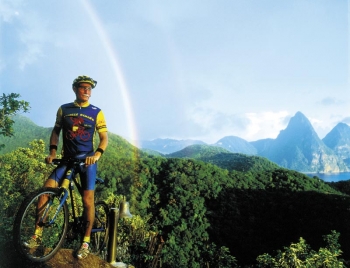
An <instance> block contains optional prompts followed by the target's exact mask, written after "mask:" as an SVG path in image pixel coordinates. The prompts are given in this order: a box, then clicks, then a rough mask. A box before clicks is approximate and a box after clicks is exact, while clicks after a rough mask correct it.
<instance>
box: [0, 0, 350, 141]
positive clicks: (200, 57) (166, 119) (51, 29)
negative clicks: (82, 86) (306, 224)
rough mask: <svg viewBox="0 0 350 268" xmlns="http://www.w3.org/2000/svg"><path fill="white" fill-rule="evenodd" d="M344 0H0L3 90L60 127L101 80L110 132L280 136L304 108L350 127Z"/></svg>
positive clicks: (98, 95) (97, 99) (323, 127)
mask: <svg viewBox="0 0 350 268" xmlns="http://www.w3.org/2000/svg"><path fill="white" fill-rule="evenodd" d="M348 17H349V3H348V1H346V0H337V1H334V0H317V1H316V0H286V1H280V0H255V1H253V0H215V1H214V0H192V1H187V0H177V1H172V0H133V1H126V0H119V1H118V0H74V1H71V0H61V1H57V0H55V1H54V0H45V1H44V0H40V1H39V0H31V1H25V0H0V94H2V93H5V94H8V93H12V92H14V93H19V94H20V95H21V97H20V99H23V100H26V101H28V102H29V103H30V106H31V109H30V112H29V113H28V114H24V115H25V116H27V117H29V118H30V119H31V120H32V121H33V122H34V123H36V124H37V125H39V126H43V127H52V126H53V125H54V121H55V115H56V112H57V109H58V107H59V106H60V105H62V104H64V103H68V102H71V101H73V100H74V99H75V95H74V92H73V91H72V86H71V85H72V81H73V80H74V79H75V78H76V77H77V76H79V75H89V76H91V77H92V78H93V79H95V80H97V81H98V83H97V87H96V88H94V89H93V91H92V96H91V99H90V102H91V103H92V104H94V105H96V106H98V107H100V108H101V109H102V110H103V112H104V114H105V117H106V120H107V125H108V129H109V131H110V132H113V133H115V134H117V135H120V136H122V137H123V138H125V139H126V140H128V141H129V142H131V143H133V144H134V145H136V146H138V143H139V142H138V141H140V140H153V139H156V138H171V139H178V140H185V139H195V140H201V141H204V142H206V143H208V144H212V143H215V142H217V141H218V140H219V139H221V138H223V137H225V136H237V137H240V138H242V139H245V140H247V141H256V140H259V139H266V138H273V139H274V138H276V137H277V136H278V134H279V132H280V131H281V130H283V129H285V128H286V127H287V125H288V122H289V120H290V118H291V117H293V116H294V115H295V114H296V113H297V112H298V111H300V112H302V113H303V114H304V115H305V116H306V117H307V118H308V119H309V120H310V122H311V124H312V126H313V127H314V129H315V131H316V133H317V134H318V136H319V138H321V139H322V138H324V136H325V135H326V134H327V133H329V131H331V130H332V128H334V127H335V126H336V125H337V124H338V123H340V122H343V123H347V124H348V125H350V113H349V107H350V94H349V74H350V73H349V40H350V39H349V21H348Z"/></svg>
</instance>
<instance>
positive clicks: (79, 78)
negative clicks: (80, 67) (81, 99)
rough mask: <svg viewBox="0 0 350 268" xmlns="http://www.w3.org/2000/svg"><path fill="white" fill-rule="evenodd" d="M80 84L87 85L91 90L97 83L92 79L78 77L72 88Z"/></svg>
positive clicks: (84, 76)
mask: <svg viewBox="0 0 350 268" xmlns="http://www.w3.org/2000/svg"><path fill="white" fill-rule="evenodd" d="M80 83H89V84H90V85H91V87H92V88H94V87H96V84H97V81H95V80H94V79H92V78H91V77H89V76H87V75H79V76H78V77H77V78H75V79H74V81H73V84H72V87H76V86H78V85H79V84H80Z"/></svg>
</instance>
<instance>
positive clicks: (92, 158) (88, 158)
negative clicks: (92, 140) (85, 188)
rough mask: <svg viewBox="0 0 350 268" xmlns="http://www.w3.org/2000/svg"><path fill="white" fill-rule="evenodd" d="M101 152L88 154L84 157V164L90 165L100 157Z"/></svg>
mask: <svg viewBox="0 0 350 268" xmlns="http://www.w3.org/2000/svg"><path fill="white" fill-rule="evenodd" d="M100 156H101V154H100V153H96V154H95V155H93V156H88V157H86V159H85V165H87V166H88V165H92V164H95V163H96V162H97V161H98V160H99V159H100Z"/></svg>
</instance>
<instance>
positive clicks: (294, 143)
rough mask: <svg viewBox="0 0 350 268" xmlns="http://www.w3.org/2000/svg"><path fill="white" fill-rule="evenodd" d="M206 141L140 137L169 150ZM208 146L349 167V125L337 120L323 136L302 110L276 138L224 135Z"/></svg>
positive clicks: (315, 168)
mask: <svg viewBox="0 0 350 268" xmlns="http://www.w3.org/2000/svg"><path fill="white" fill-rule="evenodd" d="M194 145H203V146H204V145H207V144H205V143H204V142H202V141H198V140H173V139H156V140H152V141H141V142H140V147H141V148H142V149H147V150H153V151H157V152H159V153H162V154H172V153H174V152H177V151H181V150H185V148H186V147H188V146H194ZM210 146H216V147H222V148H224V149H226V150H227V151H229V152H231V153H242V154H246V155H255V156H261V157H265V158H267V159H268V160H270V161H272V162H274V163H276V164H278V165H279V166H281V167H285V168H288V169H292V170H297V171H300V172H319V173H337V172H349V171H350V127H349V126H348V125H347V124H345V123H338V124H337V125H336V126H335V127H334V128H333V129H332V130H331V131H330V132H329V133H328V134H327V135H326V136H325V137H324V138H323V139H322V140H321V139H320V138H319V137H318V135H317V133H316V132H315V130H314V128H313V127H312V125H311V123H310V121H309V120H308V119H307V117H306V116H305V115H304V114H302V113H301V112H297V113H296V114H295V116H293V117H292V118H291V119H290V121H289V124H288V126H287V128H286V129H284V130H282V131H280V133H279V135H278V136H277V138H276V139H263V140H257V141H254V142H248V141H246V140H244V139H241V138H239V137H236V136H227V137H224V138H222V139H220V140H219V141H217V142H216V143H214V144H211V145H210Z"/></svg>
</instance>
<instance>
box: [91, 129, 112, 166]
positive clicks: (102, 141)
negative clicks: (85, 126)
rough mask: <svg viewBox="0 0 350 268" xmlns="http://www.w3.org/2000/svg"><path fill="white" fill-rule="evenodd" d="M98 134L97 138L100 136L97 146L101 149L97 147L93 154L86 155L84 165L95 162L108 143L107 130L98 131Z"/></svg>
mask: <svg viewBox="0 0 350 268" xmlns="http://www.w3.org/2000/svg"><path fill="white" fill-rule="evenodd" d="M98 135H99V138H100V143H99V144H98V148H99V149H101V150H99V149H97V150H96V151H95V154H94V155H93V156H90V157H87V158H86V161H85V164H86V165H92V164H95V163H96V162H97V161H98V160H99V159H100V157H101V155H102V153H103V152H104V151H105V150H106V148H107V145H108V134H107V131H104V132H99V133H98ZM101 151H102V152H101Z"/></svg>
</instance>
